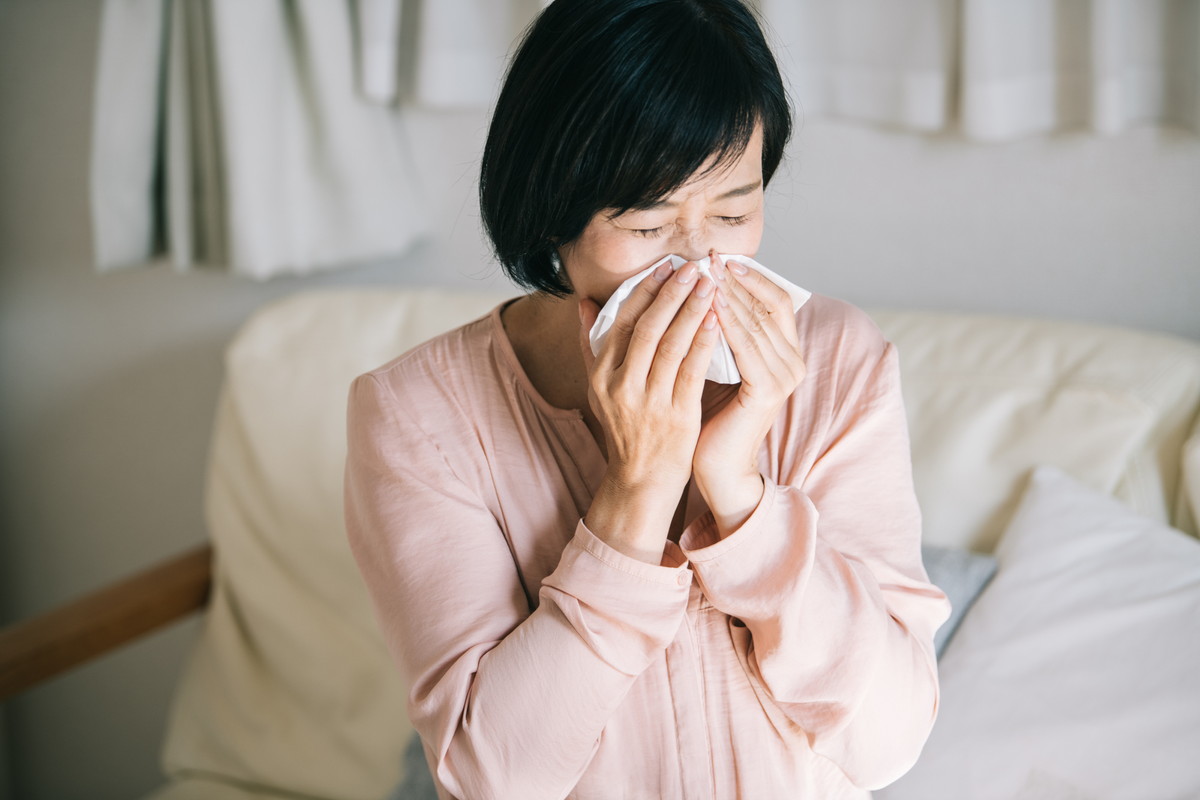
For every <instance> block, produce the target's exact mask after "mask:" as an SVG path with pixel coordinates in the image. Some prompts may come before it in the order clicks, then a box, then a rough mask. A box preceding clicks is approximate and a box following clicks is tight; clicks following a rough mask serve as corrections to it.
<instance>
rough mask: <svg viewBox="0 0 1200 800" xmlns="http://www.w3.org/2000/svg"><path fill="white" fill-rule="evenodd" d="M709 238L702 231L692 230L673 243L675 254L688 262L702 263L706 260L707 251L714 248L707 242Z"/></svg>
mask: <svg viewBox="0 0 1200 800" xmlns="http://www.w3.org/2000/svg"><path fill="white" fill-rule="evenodd" d="M710 238H711V237H709V236H707V235H706V231H704V230H703V229H697V228H693V229H692V230H690V231H688V233H687V234H685V235H683V236H680V237H679V240H678V241H677V242H676V243H675V252H676V253H678V254H679V255H681V256H683V257H684V258H686V259H687V260H688V261H697V262H698V261H703V260H704V259H706V258H708V251H709V250H711V249H713V248H714V247H715V245H714V244H713V243H711V242H710V241H709V239H710Z"/></svg>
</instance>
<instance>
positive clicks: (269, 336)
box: [147, 289, 1200, 800]
mask: <svg viewBox="0 0 1200 800" xmlns="http://www.w3.org/2000/svg"><path fill="white" fill-rule="evenodd" d="M502 299H503V298H502V297H500V296H497V295H488V294H467V293H463V292H457V291H443V290H400V289H369V290H362V289H357V290H346V289H338V290H333V289H326V290H319V291H311V292H305V293H300V294H296V295H293V296H291V297H288V298H286V299H284V300H282V301H279V302H276V303H274V304H272V305H269V306H266V307H264V308H262V309H261V310H260V311H258V312H257V313H256V314H255V315H254V316H253V317H252V318H251V319H250V320H249V321H248V322H247V323H246V324H245V325H244V326H243V328H242V329H241V331H240V332H239V334H238V335H237V336H236V338H235V339H234V341H233V342H232V343H231V344H230V345H229V347H228V349H227V352H226V360H225V375H226V377H225V382H224V385H223V388H222V391H221V395H220V400H219V407H218V410H217V419H216V424H215V427H214V431H213V437H212V444H211V451H210V456H209V471H208V478H207V485H206V487H205V499H206V506H205V508H206V517H207V522H208V526H209V532H210V537H211V541H210V547H209V549H205V550H203V551H202V552H201V553H200V554H198V555H197V556H196V557H197V558H200V559H201V560H202V562H203V571H204V576H203V578H204V581H205V584H204V586H205V588H204V591H203V594H202V595H196V596H199V597H202V600H200V601H198V602H196V603H194V604H192V605H193V607H197V606H198V607H199V608H201V609H202V613H203V614H204V622H203V626H202V630H201V633H200V635H199V637H198V639H197V641H196V642H195V645H194V648H193V650H192V652H191V654H190V656H189V660H188V664H187V667H186V669H185V670H184V672H183V674H182V675H181V676H180V677H179V682H178V687H177V691H176V695H175V698H174V702H173V705H172V708H171V711H170V719H169V724H168V732H167V736H166V739H165V741H164V743H163V748H162V766H163V770H164V774H165V778H164V785H163V786H162V787H161V788H160V789H158V790H157V791H156V792H154V793H153V794H152V795H151V796H150V797H149V798H147V800H191V799H192V798H197V799H198V798H206V799H208V798H211V799H213V800H251V799H252V798H254V799H262V798H283V797H305V798H330V800H333V799H334V798H336V799H337V800H360V799H361V800H368V798H384V797H387V796H388V795H389V794H390V793H392V792H393V791H394V790H395V788H396V787H397V785H398V784H399V783H400V782H401V780H402V778H403V777H404V775H403V773H404V771H405V765H404V752H405V748H406V745H407V744H408V743H409V742H410V740H411V737H412V731H411V727H410V725H409V723H408V720H407V718H406V716H405V703H406V688H405V687H404V685H403V684H402V682H401V680H400V678H399V676H398V673H397V672H396V670H395V668H394V667H393V665H392V663H391V660H390V658H389V657H388V654H387V652H386V650H385V649H384V646H383V643H382V639H381V637H380V635H379V634H378V633H377V630H376V627H375V620H374V617H373V615H372V610H371V607H370V604H369V602H368V599H367V595H366V591H365V589H364V587H363V585H362V584H361V581H360V579H359V575H358V572H357V569H356V567H355V564H354V562H353V559H352V558H351V555H350V551H349V549H348V546H347V543H346V540H345V534H344V531H343V523H342V495H341V492H342V468H343V460H344V455H345V441H344V430H345V429H344V424H345V401H346V392H347V388H348V386H349V383H350V381H351V379H352V378H353V377H354V376H355V375H357V374H359V373H361V372H364V371H366V370H368V369H370V368H372V367H374V366H377V365H379V364H381V363H384V362H385V361H387V360H389V359H391V358H392V357H393V356H395V355H397V354H398V353H400V352H402V351H403V350H405V349H407V348H408V347H410V346H412V345H413V344H415V343H417V342H419V341H421V340H423V339H425V338H428V337H429V336H432V335H434V334H436V333H438V332H440V331H442V330H445V329H448V328H450V327H453V326H455V325H457V324H460V323H462V322H465V321H468V320H470V319H473V318H475V317H478V316H480V315H482V314H483V313H485V312H486V311H488V310H489V309H491V308H492V307H493V306H495V305H496V304H497V303H499V302H500V301H501V300H502ZM872 316H873V317H874V318H875V319H876V321H877V322H878V323H879V325H880V326H881V327H882V328H883V330H884V332H885V334H886V335H887V336H888V338H889V339H891V340H892V341H893V342H895V343H896V345H897V348H898V350H899V353H900V358H901V369H902V373H903V382H904V392H905V401H906V408H907V411H908V416H909V426H910V433H911V436H912V445H913V462H914V469H915V473H914V474H915V479H916V485H917V492H918V495H919V498H920V501H921V507H922V512H923V516H924V542H925V547H926V553H927V557H926V563H927V567H928V568H929V571H930V575H931V577H932V578H933V579H934V581H935V582H937V583H939V585H944V586H945V587H946V588H947V591H948V592H949V593H950V595H951V598H952V600H953V601H954V604H955V615H956V616H955V618H954V619H953V620H952V622H951V623H948V627H947V628H946V629H945V630H943V631H942V632H941V634H940V635H941V637H942V639H943V640H944V641H941V642H939V645H940V646H941V647H942V649H941V653H940V657H939V673H940V677H941V686H942V698H941V704H940V707H939V711H938V713H939V716H938V722H937V724H936V725H935V728H934V732H933V734H932V736H931V737H930V740H929V742H928V743H927V745H926V747H925V749H924V751H923V752H922V754H921V757H920V759H919V760H918V762H917V764H916V765H915V766H914V767H913V769H912V770H911V771H910V772H909V773H908V774H907V775H905V776H904V777H903V778H901V779H900V780H899V781H898V782H896V783H895V784H893V785H891V786H889V787H887V788H884V789H880V790H878V791H876V792H875V796H876V797H877V798H882V799H883V800H938V798H947V800H950V799H953V800H961V799H962V798H997V799H999V798H1006V799H1007V798H1114V799H1115V798H1131V800H1132V799H1134V798H1136V800H1147V798H1156V799H1161V800H1168V799H1169V798H1194V797H1200V766H1197V761H1196V759H1195V754H1196V753H1197V752H1200V691H1197V689H1196V685H1195V682H1196V677H1197V675H1198V674H1200V541H1197V538H1196V534H1197V517H1198V512H1200V422H1198V412H1200V343H1197V342H1194V341H1190V340H1186V339H1180V338H1176V337H1171V336H1167V335H1161V334H1152V333H1147V332H1141V331H1135V330H1130V329H1121V328H1114V327H1105V326H1098V325H1088V324H1081V323H1071V322H1064V321H1056V320H1048V319H1022V318H1013V317H998V316H985V315H972V314H946V313H925V312H914V311H885V310H875V311H873V312H872ZM193 561H195V559H193ZM189 575H191V576H192V578H191V580H193V582H194V581H195V575H196V572H195V570H192V571H190V572H189ZM193 594H195V593H193ZM950 633H952V636H948V635H947V634H950ZM410 777H411V776H410Z"/></svg>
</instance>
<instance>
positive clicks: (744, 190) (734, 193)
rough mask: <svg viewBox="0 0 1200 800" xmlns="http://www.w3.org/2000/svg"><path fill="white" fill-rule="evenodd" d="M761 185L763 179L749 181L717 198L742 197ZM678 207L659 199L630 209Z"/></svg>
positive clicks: (644, 209) (676, 204)
mask: <svg viewBox="0 0 1200 800" xmlns="http://www.w3.org/2000/svg"><path fill="white" fill-rule="evenodd" d="M760 186H762V181H761V180H757V181H755V182H754V183H747V184H746V185H745V186H739V187H738V188H736V189H730V190H729V191H728V192H726V193H725V194H723V195H721V196H720V197H718V198H716V199H717V200H728V199H729V198H731V197H741V196H742V195H747V194H750V193H751V192H753V191H754V190H755V189H757V188H758V187H760ZM678 207H679V203H668V202H667V201H666V200H658V201H657V202H653V203H646V204H645V205H639V206H634V207H633V208H631V209H630V211H653V210H654V209H656V208H678Z"/></svg>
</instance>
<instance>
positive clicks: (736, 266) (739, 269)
mask: <svg viewBox="0 0 1200 800" xmlns="http://www.w3.org/2000/svg"><path fill="white" fill-rule="evenodd" d="M725 266H727V267H729V268H730V269H731V270H733V271H734V272H736V273H737V274H738V275H745V274H746V273H747V272H749V271H750V268H749V267H747V266H746V265H745V264H742V263H739V262H737V261H733V260H730V261H728V262H727V263H726V265H725Z"/></svg>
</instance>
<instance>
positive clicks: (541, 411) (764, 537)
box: [345, 295, 950, 800]
mask: <svg viewBox="0 0 1200 800" xmlns="http://www.w3.org/2000/svg"><path fill="white" fill-rule="evenodd" d="M500 308H501V307H498V308H497V309H495V310H494V311H492V312H491V313H490V314H488V315H487V316H485V317H483V318H481V319H479V320H477V321H475V322H472V323H470V324H468V325H465V326H463V327H461V328H458V329H457V330H454V331H451V332H449V333H446V334H443V335H441V336H439V337H437V338H435V339H433V340H431V341H429V342H426V343H424V344H422V345H420V346H418V347H416V348H415V349H413V350H410V351H409V352H407V353H405V354H403V355H401V356H399V357H397V358H396V359H394V360H392V361H390V362H389V363H387V364H385V365H383V366H381V367H379V368H377V369H374V370H371V371H370V372H368V373H366V374H364V375H360V376H359V377H357V378H356V379H355V380H354V382H353V384H352V386H351V387H350V395H349V407H348V456H347V462H346V483H345V513H346V526H347V533H348V535H349V538H350V544H351V547H352V549H353V552H354V556H355V558H356V560H357V563H358V566H359V568H360V569H361V571H362V574H363V578H364V580H365V581H366V585H367V588H368V589H369V591H370V594H371V598H372V601H373V604H374V608H375V611H376V613H377V616H378V620H379V624H380V627H381V628H382V631H383V634H384V638H385V641H386V643H387V646H388V648H389V651H390V652H391V654H392V656H393V658H394V659H395V661H396V663H397V664H398V666H399V668H400V671H401V673H402V675H403V677H404V679H405V680H406V681H407V684H408V686H409V687H410V692H409V701H408V713H409V717H410V719H411V720H412V723H413V725H414V727H415V728H416V730H417V731H418V732H419V733H420V735H421V738H422V740H423V743H424V747H425V755H426V759H427V760H428V763H429V765H430V768H431V771H432V772H433V775H434V777H435V781H436V783H437V785H438V792H439V796H440V797H442V798H450V797H455V798H464V799H466V798H470V799H471V800H474V799H475V798H504V799H505V800H518V799H519V800H535V799H536V798H579V799H580V800H584V799H585V798H586V799H587V800H591V799H592V798H597V799H602V800H618V799H619V798H629V800H635V799H636V800H642V798H647V799H650V798H653V799H654V800H658V799H659V798H685V799H686V800H699V799H700V798H705V799H708V798H713V799H719V800H724V799H725V798H752V799H753V800H769V799H770V798H819V800H830V799H831V798H864V797H869V792H868V790H869V789H871V788H878V787H881V786H884V785H886V784H888V783H890V782H892V781H893V780H895V779H896V778H898V777H899V776H900V775H902V774H903V773H904V772H905V771H907V770H908V769H909V768H910V767H911V766H912V765H913V763H914V762H915V761H916V759H917V755H918V754H919V752H920V750H921V747H922V746H923V744H924V742H925V740H926V738H927V737H928V735H929V732H930V729H931V727H932V725H933V721H934V718H935V717H936V714H937V707H938V685H937V664H936V660H935V657H934V649H933V635H934V632H935V631H936V629H937V628H938V627H939V626H940V625H941V624H942V622H944V621H945V620H946V618H947V616H948V615H949V608H950V606H949V602H948V601H947V599H946V596H945V594H944V593H943V592H942V591H941V590H939V589H938V588H937V587H936V586H934V585H932V584H930V583H929V580H928V576H927V575H926V573H925V569H924V567H923V565H922V563H921V555H920V538H921V520H920V511H919V509H918V507H917V500H916V497H915V495H914V492H913V484H912V473H911V460H910V453H909V440H908V432H907V426H906V422H905V416H904V406H903V401H902V399H901V394H900V379H899V371H898V366H897V356H896V351H895V349H894V348H893V346H892V345H891V344H890V343H888V342H887V341H886V340H885V339H884V338H883V336H882V335H881V333H880V331H879V329H878V328H877V327H876V326H875V325H874V323H873V322H872V321H871V320H870V318H869V317H867V316H866V315H865V314H864V313H863V312H861V311H859V310H858V309H856V308H854V307H853V306H850V305H848V304H846V303H843V302H841V301H838V300H834V299H831V298H827V297H822V296H820V295H814V296H813V297H812V298H811V299H810V300H809V301H808V302H807V303H806V304H805V305H804V306H803V307H802V308H801V309H800V311H798V312H797V314H796V323H797V326H798V330H799V333H800V341H801V343H802V344H803V347H804V354H805V361H806V364H807V367H808V374H807V376H806V377H805V379H804V381H803V382H802V383H801V384H800V386H799V388H798V389H797V390H796V392H795V393H794V394H793V396H792V398H791V400H790V401H789V402H788V404H787V405H786V407H785V408H784V410H783V412H782V413H781V414H780V416H779V419H778V420H777V421H776V422H775V425H774V427H773V428H772V429H771V432H770V434H769V435H768V436H767V439H766V442H765V443H764V445H763V448H762V451H761V456H760V467H761V470H762V473H763V475H764V477H765V479H766V481H765V482H766V491H765V493H764V495H763V498H762V501H761V502H760V504H759V505H758V507H757V508H756V509H755V510H754V512H753V513H752V514H751V516H750V517H749V519H748V520H747V521H746V522H745V523H744V524H743V525H742V526H741V527H740V528H738V529H737V530H735V531H733V532H732V533H731V534H729V535H728V536H726V537H725V538H724V539H720V538H719V537H718V534H717V531H716V527H715V525H714V523H713V519H712V515H711V513H709V512H708V511H707V509H706V508H705V507H704V506H703V501H702V500H701V499H700V498H699V496H698V493H697V492H695V491H694V490H693V491H691V492H690V496H691V500H690V502H689V508H688V514H687V517H686V519H689V520H692V521H691V522H690V523H689V524H688V525H687V527H686V528H685V529H684V532H683V535H682V537H681V538H680V541H679V544H678V545H677V544H675V543H674V542H670V541H668V542H667V546H666V549H665V551H664V555H663V560H662V563H661V564H660V565H654V564H648V563H645V562H642V561H639V560H636V559H633V558H630V557H628V556H625V555H623V554H622V553H620V552H618V551H617V550H615V549H613V548H612V547H609V546H608V545H606V544H605V543H604V542H602V541H601V540H600V539H598V538H597V537H596V536H595V535H593V534H592V532H591V531H589V530H588V529H587V527H586V526H585V525H584V524H583V522H582V520H581V518H582V516H583V515H584V513H585V512H586V511H587V509H588V506H589V504H590V502H591V498H592V495H593V493H594V492H595V491H596V489H597V488H598V486H599V483H600V480H601V478H602V476H603V474H604V470H605V461H604V458H603V456H602V454H601V451H600V449H599V447H598V446H597V444H596V442H595V441H594V440H593V438H592V436H591V434H590V433H589V431H588V428H587V425H586V424H585V423H584V421H583V418H582V416H581V414H580V413H579V412H578V411H577V410H568V409H560V408H555V407H552V406H550V405H549V404H548V403H547V402H546V401H545V400H544V399H543V398H542V397H541V396H540V395H539V394H538V392H537V391H536V390H535V389H534V387H533V385H532V384H531V383H530V382H529V379H528V377H527V376H526V375H525V373H524V371H523V370H522V368H521V366H520V363H519V362H518V361H517V358H516V355H515V354H514V352H513V350H512V346H511V344H510V342H509V341H508V338H507V336H506V335H505V333H504V329H503V327H502V325H501V322H500ZM397 757H399V755H398V756H397Z"/></svg>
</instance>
